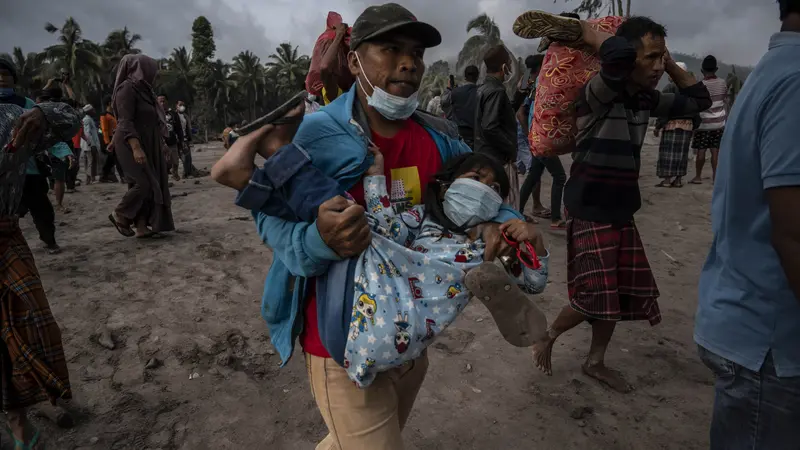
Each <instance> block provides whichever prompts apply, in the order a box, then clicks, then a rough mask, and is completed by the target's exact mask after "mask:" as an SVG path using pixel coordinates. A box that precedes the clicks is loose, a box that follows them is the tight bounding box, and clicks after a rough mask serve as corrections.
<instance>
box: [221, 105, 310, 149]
mask: <svg viewBox="0 0 800 450" xmlns="http://www.w3.org/2000/svg"><path fill="white" fill-rule="evenodd" d="M305 108H306V106H305V103H304V102H301V103H300V104H299V105H298V106H296V107H295V108H294V109H293V110H291V111H289V112H288V113H287V114H286V115H285V116H283V117H296V116H302V115H303V114H304V113H305ZM300 123H301V122H291V123H286V124H281V125H277V126H276V125H264V126H263V127H261V128H259V129H258V130H256V131H254V132H253V133H252V134H253V139H255V141H256V146H257V147H256V151H257V152H258V154H259V155H261V156H262V157H263V158H264V159H267V158H269V157H270V156H272V155H274V154H275V152H277V151H278V149H279V148H281V147H283V146H284V145H287V144H291V143H292V139H294V135H295V134H297V129H298V128H300ZM240 140H241V138H239V139H237V140H236V142H234V144H233V145H236V144H238V143H239V141H240Z"/></svg>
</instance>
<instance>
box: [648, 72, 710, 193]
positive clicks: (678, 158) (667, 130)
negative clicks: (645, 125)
mask: <svg viewBox="0 0 800 450" xmlns="http://www.w3.org/2000/svg"><path fill="white" fill-rule="evenodd" d="M675 64H677V65H678V67H680V68H681V69H683V70H684V71H685V70H687V67H686V64H684V63H682V62H676V63H675ZM663 93H665V94H677V93H678V87H677V86H676V85H675V81H674V80H670V83H669V84H668V85H667V86H666V87H665V88H664V90H663ZM700 121H701V119H700V115H699V114H693V115H690V116H685V117H660V118H659V119H658V120H657V121H656V126H655V129H654V130H653V136H655V137H659V135H661V144H660V145H659V147H658V162H657V163H656V176H657V177H659V178H661V182H660V183H658V184H657V185H656V187H674V188H680V187H683V177H685V176H686V171H687V167H688V165H689V147H690V145H691V143H692V132H693V130H694V129H695V128H697V127H698V126H699V125H700Z"/></svg>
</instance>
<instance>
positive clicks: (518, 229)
mask: <svg viewBox="0 0 800 450" xmlns="http://www.w3.org/2000/svg"><path fill="white" fill-rule="evenodd" d="M500 231H502V232H504V233H505V234H506V235H507V236H508V237H509V238H511V239H513V240H515V241H517V242H519V243H520V249H521V250H522V251H523V252H525V253H527V252H528V246H527V245H525V243H526V242H527V243H530V244H531V245H532V246H533V250H534V252H536V259H538V260H539V265H540V267H539V268H537V269H532V268H529V267H528V266H526V265H525V264H522V263H520V265H521V266H522V284H521V287H522V289H523V290H524V291H525V292H527V293H529V294H541V293H542V291H544V288H545V287H546V286H547V277H548V266H549V263H550V252H548V251H547V248H546V247H545V242H544V236H542V233H541V232H540V231H539V230H538V229H537V228H536V227H535V226H534V225H533V224H530V223H527V222H524V221H522V220H519V219H513V220H509V221H508V222H506V223H504V224H502V225H500Z"/></svg>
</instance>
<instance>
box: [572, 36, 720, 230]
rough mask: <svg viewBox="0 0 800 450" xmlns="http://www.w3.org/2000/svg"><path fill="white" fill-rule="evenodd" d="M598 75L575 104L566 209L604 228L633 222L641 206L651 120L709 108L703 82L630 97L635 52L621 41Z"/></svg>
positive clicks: (605, 54) (603, 58)
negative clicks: (644, 155)
mask: <svg viewBox="0 0 800 450" xmlns="http://www.w3.org/2000/svg"><path fill="white" fill-rule="evenodd" d="M599 55H600V62H601V69H600V73H599V74H598V75H596V76H595V77H594V78H592V79H591V80H589V82H588V83H587V84H586V85H585V86H584V87H583V88H582V91H581V94H580V96H579V97H578V99H577V100H576V104H575V107H576V114H577V128H578V133H577V136H576V147H577V148H576V151H575V153H573V155H572V157H573V163H572V168H571V171H570V172H571V176H570V178H569V181H568V182H567V185H566V187H565V189H564V204H565V206H566V208H567V210H568V212H569V215H570V216H572V217H577V218H579V219H582V220H587V221H591V222H600V223H620V222H626V221H630V220H632V219H633V214H634V213H635V212H636V211H638V210H639V208H640V207H641V204H642V201H641V194H640V193H639V166H640V164H641V159H640V156H641V150H642V144H643V143H644V138H645V134H646V133H647V126H648V122H649V120H650V115H651V114H652V115H654V116H656V117H662V116H668V117H682V116H686V115H691V114H696V113H698V112H700V111H702V110H705V109H707V108H708V107H709V106H711V99H710V97H709V94H708V89H706V87H705V85H703V83H696V84H694V85H692V86H689V87H688V88H685V89H681V90H680V91H679V92H678V93H676V94H665V93H661V92H659V91H656V90H646V91H639V92H637V93H635V94H631V93H629V91H628V90H627V89H626V87H627V86H628V82H627V80H628V77H629V75H630V73H631V72H632V71H633V68H634V66H635V63H636V50H635V49H634V47H633V46H632V45H631V44H630V43H629V42H628V41H627V40H626V39H625V38H622V37H616V36H615V37H612V38H609V39H608V40H606V41H605V42H604V43H603V45H602V46H601V47H600V52H599Z"/></svg>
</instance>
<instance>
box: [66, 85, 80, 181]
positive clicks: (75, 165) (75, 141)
mask: <svg viewBox="0 0 800 450" xmlns="http://www.w3.org/2000/svg"><path fill="white" fill-rule="evenodd" d="M64 103H65V104H67V105H69V106H70V107H72V108H75V109H78V105H77V103H75V100H72V99H64ZM82 141H83V126H81V127H80V128H79V129H78V132H77V133H75V136H72V155H73V157H72V165H71V166H70V167H69V170H67V177H66V187H67V193H68V194H74V193H75V187H76V185H80V180H79V179H78V174H79V173H80V169H81V153H82V152H83V150H82V149H81V142H82Z"/></svg>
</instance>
